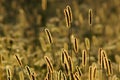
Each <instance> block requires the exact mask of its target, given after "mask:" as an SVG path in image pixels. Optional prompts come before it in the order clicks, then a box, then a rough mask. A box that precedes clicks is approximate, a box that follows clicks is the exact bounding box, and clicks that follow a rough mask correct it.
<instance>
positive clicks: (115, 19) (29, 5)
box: [0, 0, 120, 80]
mask: <svg viewBox="0 0 120 80" xmlns="http://www.w3.org/2000/svg"><path fill="white" fill-rule="evenodd" d="M67 5H70V6H71V9H72V14H73V22H72V24H71V25H72V26H71V28H72V34H73V35H75V36H76V37H77V38H78V39H79V52H81V50H82V49H84V38H85V37H88V38H89V37H92V40H93V41H92V43H91V44H92V56H93V57H95V60H97V59H96V57H97V54H96V53H97V51H98V48H100V47H102V48H104V49H105V50H106V51H107V52H108V56H109V58H110V59H111V60H112V61H113V62H114V64H120V6H119V5H120V0H0V54H1V55H2V63H3V65H2V66H3V67H0V69H1V70H2V71H3V72H2V71H1V70H0V71H1V72H0V73H1V74H2V73H4V74H2V75H0V78H1V80H5V76H6V71H5V67H6V66H9V67H10V68H11V70H12V74H13V80H17V77H18V73H19V72H20V70H19V69H18V67H19V66H18V64H17V61H15V59H14V58H13V55H14V54H18V55H19V56H20V58H21V60H22V62H23V64H24V65H29V66H30V67H31V68H33V70H34V71H35V72H36V73H37V79H38V80H42V79H43V78H44V77H45V74H46V63H45V61H44V59H43V57H44V56H45V55H47V56H49V57H50V59H51V60H52V61H53V64H54V66H55V68H56V69H57V70H59V69H60V67H59V66H58V65H59V63H58V64H55V63H54V59H56V58H54V59H53V58H52V57H51V55H52V54H53V53H51V48H50V45H49V43H48V40H47V38H46V34H45V32H44V29H45V28H48V29H49V30H50V32H51V34H52V37H53V41H54V47H53V52H54V53H55V57H60V55H61V54H60V53H61V49H62V48H65V47H66V43H67V37H66V36H67V35H68V33H67V28H66V23H65V16H64V12H63V10H64V9H65V8H66V6H67ZM89 9H92V10H93V23H92V31H91V32H90V27H89V24H88V10H89ZM59 60H60V59H59V58H58V62H59ZM16 72H18V73H16Z"/></svg>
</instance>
